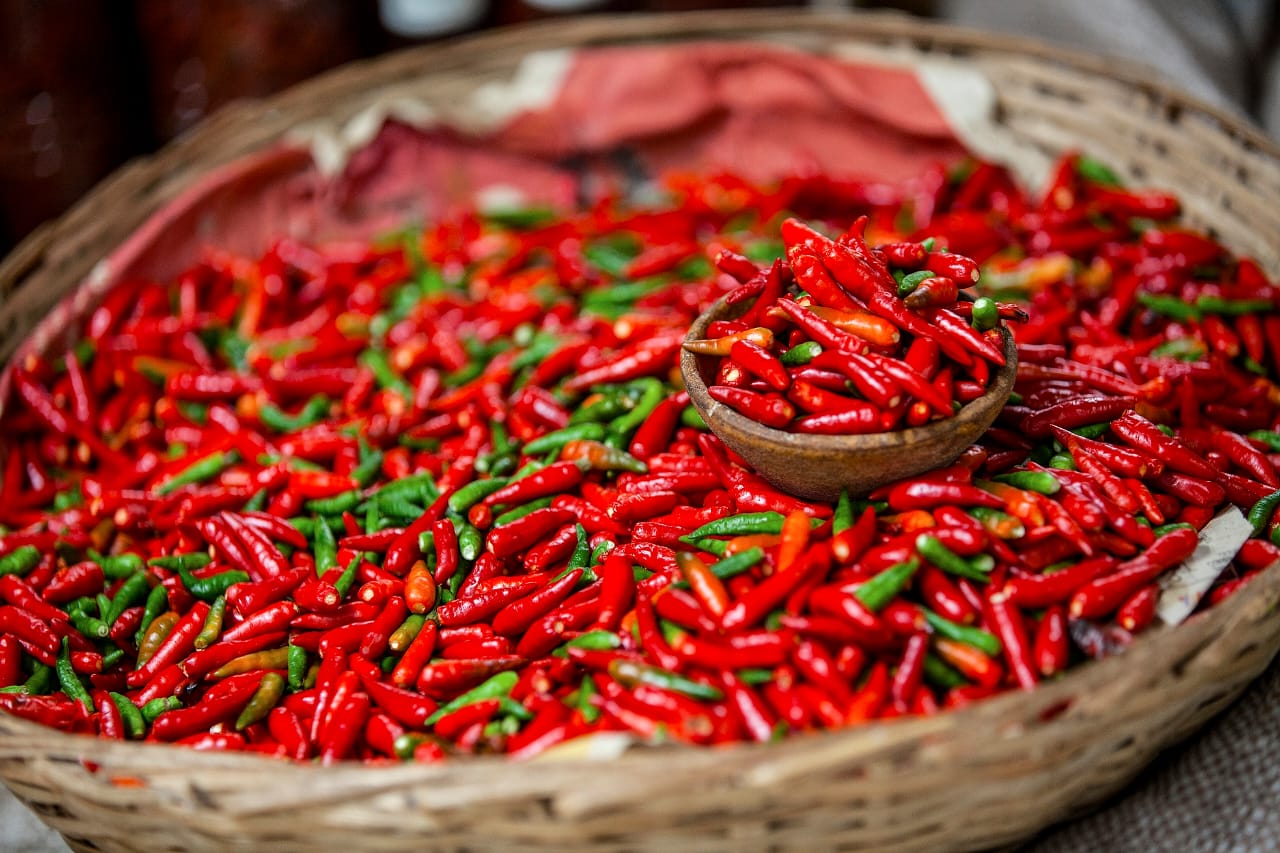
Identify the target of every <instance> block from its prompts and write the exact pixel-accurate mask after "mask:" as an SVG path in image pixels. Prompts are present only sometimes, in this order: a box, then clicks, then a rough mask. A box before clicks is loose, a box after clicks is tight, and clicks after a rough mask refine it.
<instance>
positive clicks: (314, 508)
mask: <svg viewBox="0 0 1280 853" xmlns="http://www.w3.org/2000/svg"><path fill="white" fill-rule="evenodd" d="M362 499H363V496H362V495H361V494H360V490H359V489H352V490H351V491H349V492H341V493H340V494H336V495H334V496H333V497H330V498H316V499H314V500H309V501H307V502H306V503H304V504H303V506H304V507H306V508H307V512H314V513H315V514H317V515H342V514H343V513H344V512H350V511H351V510H353V509H355V508H356V506H357V505H358V504H359V503H360V501H361V500H362Z"/></svg>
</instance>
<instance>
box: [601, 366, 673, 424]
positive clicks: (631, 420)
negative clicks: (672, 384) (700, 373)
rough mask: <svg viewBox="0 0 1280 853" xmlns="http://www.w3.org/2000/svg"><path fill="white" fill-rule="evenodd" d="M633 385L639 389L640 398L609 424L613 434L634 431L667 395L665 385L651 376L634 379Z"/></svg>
mask: <svg viewBox="0 0 1280 853" xmlns="http://www.w3.org/2000/svg"><path fill="white" fill-rule="evenodd" d="M634 387H636V388H638V389H639V390H640V398H639V399H638V400H637V401H636V404H635V407H634V408H632V409H631V411H629V412H627V413H626V414H625V415H621V416H620V417H618V418H616V419H614V421H613V422H612V423H611V424H609V432H610V433H611V434H613V435H617V436H628V435H630V434H631V433H633V432H635V430H636V428H637V427H639V426H640V424H642V423H644V422H645V419H647V418H648V417H649V415H651V414H653V410H654V409H656V408H657V407H658V404H659V403H661V402H662V401H663V399H664V398H665V397H666V396H667V389H666V386H665V385H663V384H662V382H660V381H659V380H657V379H654V378H653V377H648V378H645V379H639V380H636V382H635V383H634Z"/></svg>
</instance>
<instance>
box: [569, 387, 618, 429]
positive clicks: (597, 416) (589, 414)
mask: <svg viewBox="0 0 1280 853" xmlns="http://www.w3.org/2000/svg"><path fill="white" fill-rule="evenodd" d="M625 412H626V408H625V407H624V405H623V403H622V392H621V389H620V387H619V386H616V385H615V386H610V387H609V389H608V390H607V391H605V392H602V393H601V395H600V398H599V399H598V400H593V401H591V402H590V403H588V404H587V405H585V406H579V407H578V409H577V410H576V411H574V413H573V414H571V415H570V416H569V423H570V425H573V426H579V425H581V424H584V423H596V422H600V421H608V420H612V419H613V418H616V417H618V416H619V415H622V414H624V413H625ZM600 426H601V428H603V427H604V424H600ZM606 434H607V430H606ZM602 437H603V436H602Z"/></svg>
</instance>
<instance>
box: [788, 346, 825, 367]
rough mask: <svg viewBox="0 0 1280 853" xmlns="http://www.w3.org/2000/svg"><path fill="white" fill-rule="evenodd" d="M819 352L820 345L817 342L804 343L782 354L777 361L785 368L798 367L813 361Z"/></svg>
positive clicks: (820, 350)
mask: <svg viewBox="0 0 1280 853" xmlns="http://www.w3.org/2000/svg"><path fill="white" fill-rule="evenodd" d="M821 352H822V344H820V343H818V342H817V341H804V342H803V343H798V344H796V345H795V346H793V347H792V348H791V349H789V350H787V351H786V352H784V353H783V354H782V355H781V356H779V357H778V360H779V361H781V362H782V363H783V364H785V365H786V366H787V367H799V366H801V365H805V364H808V363H809V362H811V361H813V360H814V359H815V358H817V357H818V354H819V353H821Z"/></svg>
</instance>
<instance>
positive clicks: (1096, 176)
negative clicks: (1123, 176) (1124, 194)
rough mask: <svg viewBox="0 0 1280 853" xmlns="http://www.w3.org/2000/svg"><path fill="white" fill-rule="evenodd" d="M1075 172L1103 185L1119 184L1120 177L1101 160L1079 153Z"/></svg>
mask: <svg viewBox="0 0 1280 853" xmlns="http://www.w3.org/2000/svg"><path fill="white" fill-rule="evenodd" d="M1076 174H1077V175H1079V176H1080V177H1082V178H1084V179H1085V180H1086V181H1089V182H1090V183H1094V184H1101V185H1102V186H1104V187H1118V186H1120V185H1121V184H1120V177H1119V176H1118V175H1117V174H1116V173H1115V172H1114V171H1112V170H1111V168H1110V167H1109V166H1107V165H1105V164H1104V163H1103V162H1102V161H1101V160H1096V159H1094V158H1093V157H1089V156H1086V155H1084V154H1081V155H1080V156H1079V157H1077V158H1076Z"/></svg>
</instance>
